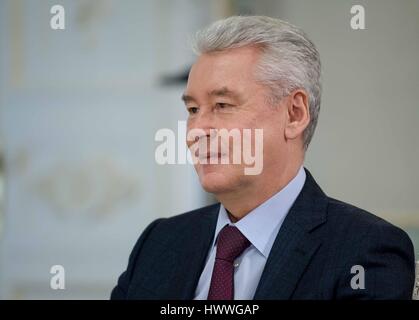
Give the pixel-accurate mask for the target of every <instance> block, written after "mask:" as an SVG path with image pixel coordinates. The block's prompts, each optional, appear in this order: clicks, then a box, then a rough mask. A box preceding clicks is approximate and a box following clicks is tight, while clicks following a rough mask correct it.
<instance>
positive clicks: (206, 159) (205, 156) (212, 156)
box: [198, 152, 225, 162]
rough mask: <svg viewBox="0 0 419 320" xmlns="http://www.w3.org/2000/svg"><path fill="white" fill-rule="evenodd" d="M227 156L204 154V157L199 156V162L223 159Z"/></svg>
mask: <svg viewBox="0 0 419 320" xmlns="http://www.w3.org/2000/svg"><path fill="white" fill-rule="evenodd" d="M224 156H225V154H222V153H209V152H208V153H207V154H203V155H199V157H198V159H199V161H207V162H208V161H209V160H211V159H217V160H218V159H220V158H222V157H224Z"/></svg>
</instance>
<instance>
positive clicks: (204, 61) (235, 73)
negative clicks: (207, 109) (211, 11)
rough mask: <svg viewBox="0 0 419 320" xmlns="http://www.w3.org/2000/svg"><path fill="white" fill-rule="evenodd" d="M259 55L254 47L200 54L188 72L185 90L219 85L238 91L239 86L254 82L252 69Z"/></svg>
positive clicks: (209, 88)
mask: <svg viewBox="0 0 419 320" xmlns="http://www.w3.org/2000/svg"><path fill="white" fill-rule="evenodd" d="M259 57H260V50H258V49H257V48H256V47H242V48H234V49H229V50H225V51H218V52H212V53H206V54H202V55H201V56H199V57H198V59H197V60H196V62H195V63H194V65H193V66H192V69H191V71H190V73H189V78H188V85H187V91H188V92H191V91H195V89H199V90H200V91H201V90H203V89H204V90H206V91H211V90H213V89H214V88H221V87H228V88H231V89H235V90H238V91H240V87H243V86H244V87H248V86H249V85H251V84H252V83H255V74H254V71H255V67H256V65H257V63H258V60H259ZM204 87H205V88H204ZM191 93H192V92H191Z"/></svg>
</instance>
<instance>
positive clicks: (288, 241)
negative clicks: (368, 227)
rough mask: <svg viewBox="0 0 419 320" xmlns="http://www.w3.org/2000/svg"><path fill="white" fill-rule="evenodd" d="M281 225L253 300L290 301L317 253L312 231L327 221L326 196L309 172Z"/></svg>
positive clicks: (315, 240) (315, 239)
mask: <svg viewBox="0 0 419 320" xmlns="http://www.w3.org/2000/svg"><path fill="white" fill-rule="evenodd" d="M305 171H306V182H305V184H304V187H303V189H302V190H301V192H300V194H299V196H298V197H297V199H296V201H295V202H294V204H293V206H292V207H291V209H290V211H289V213H288V215H287V217H286V218H285V220H284V223H283V224H282V226H281V228H280V230H279V232H278V235H277V237H276V239H275V242H274V244H273V246H272V249H271V252H270V254H269V256H268V260H267V262H266V265H265V268H264V270H263V273H262V276H261V279H260V281H259V285H258V287H257V289H256V292H255V296H254V299H255V300H259V299H289V298H290V297H291V296H292V293H293V291H294V290H295V288H296V286H297V283H298V281H299V279H300V278H301V276H302V274H303V272H304V270H305V269H306V267H307V265H308V264H309V262H310V260H311V258H312V256H313V255H314V253H315V252H316V250H317V249H318V248H319V247H320V246H321V241H320V240H319V239H317V238H316V237H315V236H314V235H313V234H312V233H311V231H312V230H313V229H315V228H316V227H318V226H320V225H321V224H323V223H324V222H325V221H326V213H327V212H326V210H327V202H328V200H327V196H326V195H325V194H324V193H323V191H322V190H321V189H320V187H319V186H318V185H317V183H316V182H315V180H314V179H313V177H312V176H311V174H310V172H309V171H308V170H307V169H305Z"/></svg>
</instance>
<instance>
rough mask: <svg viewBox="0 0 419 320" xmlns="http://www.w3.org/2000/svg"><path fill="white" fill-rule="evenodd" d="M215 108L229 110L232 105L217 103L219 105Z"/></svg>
mask: <svg viewBox="0 0 419 320" xmlns="http://www.w3.org/2000/svg"><path fill="white" fill-rule="evenodd" d="M215 107H216V108H217V109H226V108H228V107H231V105H230V104H228V103H222V102H217V103H216V104H215Z"/></svg>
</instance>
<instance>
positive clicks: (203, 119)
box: [187, 108, 215, 145]
mask: <svg viewBox="0 0 419 320" xmlns="http://www.w3.org/2000/svg"><path fill="white" fill-rule="evenodd" d="M211 129H215V118H214V115H213V113H212V112H211V111H207V110H204V108H201V110H200V112H199V113H197V114H196V115H195V116H194V117H193V118H192V117H191V118H189V119H188V137H187V140H188V141H187V142H188V145H190V144H193V143H195V142H198V141H199V140H200V139H202V138H206V139H208V138H209V137H210V132H211Z"/></svg>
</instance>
